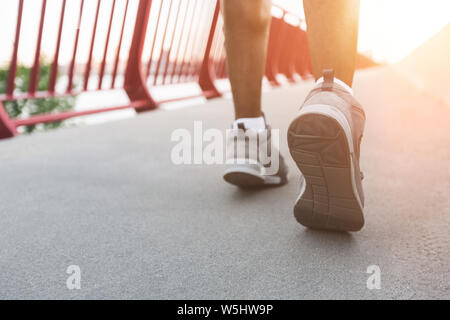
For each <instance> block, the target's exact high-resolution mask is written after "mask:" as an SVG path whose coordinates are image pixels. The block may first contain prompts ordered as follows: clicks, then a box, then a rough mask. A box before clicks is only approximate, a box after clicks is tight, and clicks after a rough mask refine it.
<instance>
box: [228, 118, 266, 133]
mask: <svg viewBox="0 0 450 320" xmlns="http://www.w3.org/2000/svg"><path fill="white" fill-rule="evenodd" d="M239 123H242V124H243V125H244V127H245V128H246V129H254V130H257V131H263V130H266V123H265V122H264V117H258V118H240V119H237V120H235V121H234V122H233V129H238V124H239Z"/></svg>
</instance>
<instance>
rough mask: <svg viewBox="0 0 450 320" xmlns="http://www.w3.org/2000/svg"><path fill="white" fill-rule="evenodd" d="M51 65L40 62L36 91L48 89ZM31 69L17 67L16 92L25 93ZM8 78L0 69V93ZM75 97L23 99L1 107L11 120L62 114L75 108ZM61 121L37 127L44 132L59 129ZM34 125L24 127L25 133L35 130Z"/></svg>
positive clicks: (5, 70)
mask: <svg viewBox="0 0 450 320" xmlns="http://www.w3.org/2000/svg"><path fill="white" fill-rule="evenodd" d="M50 70H51V64H50V63H47V62H42V63H41V65H40V69H39V80H38V84H37V90H38V91H46V90H47V89H48V81H49V78H50ZM30 71H31V68H29V67H26V66H23V65H18V66H17V74H16V79H15V84H16V90H17V91H18V92H27V90H28V85H29V83H30ZM7 78H8V69H2V68H0V93H5V91H6V82H7ZM75 100H76V97H74V96H67V97H56V98H45V99H23V100H14V101H5V102H3V106H4V107H5V110H6V112H7V113H8V115H9V116H10V117H11V118H18V117H21V116H34V115H39V114H47V113H52V112H62V111H68V110H72V109H73V108H74V106H75ZM62 125H63V121H57V122H52V123H44V124H42V125H39V127H41V128H43V129H44V130H48V129H54V128H58V127H61V126H62ZM36 128H37V127H36V125H31V126H27V127H25V132H26V133H31V132H33V131H34V130H36Z"/></svg>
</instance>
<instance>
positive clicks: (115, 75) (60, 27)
mask: <svg viewBox="0 0 450 320" xmlns="http://www.w3.org/2000/svg"><path fill="white" fill-rule="evenodd" d="M16 1H17V19H16V25H15V28H14V30H11V32H15V34H14V45H13V47H12V50H11V59H10V62H9V68H8V77H7V83H6V89H5V93H4V94H0V138H7V137H12V136H14V135H16V134H17V133H18V131H17V128H18V127H20V126H26V125H34V124H38V123H49V122H55V121H61V120H65V119H69V118H72V117H76V116H83V115H88V114H94V113H100V112H107V111H114V110H120V109H125V108H134V109H135V110H136V111H137V112H141V111H148V110H152V109H155V108H157V107H158V105H159V104H160V103H162V102H168V101H173V100H178V99H186V98H191V97H196V96H204V97H206V98H214V97H218V96H220V95H221V94H222V92H220V90H219V89H218V88H217V87H216V80H217V79H223V78H226V77H227V73H226V62H225V49H224V36H223V33H222V26H223V21H222V17H221V16H220V10H219V1H217V0H164V1H163V0H153V1H152V0H124V1H116V0H94V1H86V0H62V2H61V7H60V10H59V16H56V17H55V15H51V16H50V15H49V14H48V12H49V7H48V6H49V5H50V4H49V1H47V0H41V1H42V2H41V6H40V8H39V13H38V15H39V19H38V29H37V32H38V33H37V37H36V39H35V51H34V55H33V57H34V58H33V63H32V67H31V69H30V75H29V79H30V81H29V86H28V90H27V92H18V90H17V88H16V72H17V67H18V61H19V56H20V53H21V48H20V46H19V43H20V40H21V39H22V28H23V13H24V10H25V8H24V0H16ZM132 9H133V10H132ZM278 11H279V12H280V14H279V16H277V17H275V16H274V17H273V21H272V25H271V30H270V39H269V48H268V55H267V65H266V78H267V79H268V80H269V82H270V83H271V84H273V85H279V83H280V82H279V80H278V78H279V75H280V74H283V75H284V76H285V77H286V78H287V79H288V80H289V81H297V79H299V78H300V77H302V78H305V77H309V76H310V75H311V66H310V60H309V53H308V46H307V41H306V35H305V32H304V30H302V29H301V27H300V25H301V19H300V18H297V17H294V18H293V19H292V17H293V16H292V14H290V13H288V12H286V11H284V10H282V9H279V10H278ZM92 14H93V15H92ZM287 15H291V19H289V20H295V21H296V22H295V23H292V22H288V21H287V19H286V16H287ZM74 17H75V18H74ZM69 18H72V19H75V20H74V21H76V28H72V29H71V28H70V26H68V24H67V22H66V21H67V20H68V19H69ZM51 19H57V27H56V29H55V30H57V31H56V39H54V40H52V39H48V38H43V37H44V31H45V30H44V29H45V25H46V23H47V22H48V20H51ZM55 21H56V20H55ZM113 30H116V32H113ZM70 37H71V41H69V42H70V43H71V45H72V47H71V48H70V50H71V52H70V57H71V59H70V62H69V63H68V64H66V65H63V64H62V63H61V61H60V57H61V51H62V50H66V51H67V50H69V49H67V48H66V46H64V47H62V43H63V41H64V40H65V43H68V40H67V39H69V38H70ZM82 37H85V38H87V39H88V40H90V41H89V45H88V46H87V47H86V48H87V57H85V58H84V59H83V57H82V54H81V51H82V49H83V48H82V46H80V41H81V39H82ZM284 39H289V41H284ZM26 40H28V39H26ZM51 41H55V46H54V51H53V54H52V61H51V69H50V77H49V83H48V86H47V89H46V90H43V91H42V90H41V91H39V90H38V86H37V84H38V82H39V79H40V78H39V77H40V75H39V70H40V61H41V49H42V46H43V45H45V44H46V43H48V42H51ZM83 44H84V43H83ZM69 47H70V46H69ZM97 51H98V52H100V54H99V55H98V56H99V57H100V58H99V59H97V58H96V56H95V52H97ZM66 53H67V52H66ZM80 56H81V57H80ZM123 56H125V57H126V58H123ZM62 78H63V79H64V81H60V80H58V79H62ZM119 80H120V81H119ZM76 82H79V83H78V85H75V83H76ZM186 82H196V83H198V85H199V87H200V88H201V92H202V93H201V94H200V95H195V96H184V97H181V98H173V99H166V100H159V101H156V100H155V99H154V98H153V97H152V95H151V94H150V91H151V89H152V88H154V87H158V86H167V85H173V84H180V83H186ZM111 89H123V90H125V92H126V93H127V95H128V97H129V99H130V103H129V104H127V105H124V106H114V107H105V108H101V109H92V110H87V111H68V112H61V113H50V114H44V115H36V116H30V117H28V118H25V119H21V118H20V119H11V118H10V117H9V116H8V114H7V112H6V111H5V109H4V107H3V105H2V102H4V101H12V100H20V99H38V98H51V97H61V96H68V95H76V94H79V93H82V92H86V91H102V90H111Z"/></svg>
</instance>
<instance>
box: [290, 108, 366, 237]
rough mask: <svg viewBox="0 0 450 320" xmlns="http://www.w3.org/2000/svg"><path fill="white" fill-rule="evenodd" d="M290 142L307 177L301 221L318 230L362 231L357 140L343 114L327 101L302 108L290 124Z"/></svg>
mask: <svg viewBox="0 0 450 320" xmlns="http://www.w3.org/2000/svg"><path fill="white" fill-rule="evenodd" d="M288 145H289V150H290V153H291V156H292V158H293V159H294V161H295V163H296V164H297V166H298V168H299V169H300V171H301V172H302V174H303V176H304V178H305V181H304V182H305V183H304V184H303V185H302V190H301V192H300V195H299V198H298V199H297V202H296V204H295V207H294V215H295V218H296V219H297V221H298V222H299V223H300V224H302V225H304V226H306V227H309V228H314V229H325V230H335V231H352V232H354V231H359V230H361V228H362V227H363V226H364V213H363V208H362V205H361V200H360V198H359V193H358V191H357V188H356V180H355V179H356V178H355V173H354V163H353V157H354V150H353V149H354V147H353V139H352V134H351V129H350V126H349V124H348V122H347V119H346V118H345V116H344V115H343V114H342V112H340V111H339V110H338V109H337V108H335V107H332V106H328V105H311V106H307V107H304V108H302V109H301V110H300V112H299V114H298V115H297V117H296V118H295V119H294V121H293V122H292V123H291V125H290V126H289V129H288Z"/></svg>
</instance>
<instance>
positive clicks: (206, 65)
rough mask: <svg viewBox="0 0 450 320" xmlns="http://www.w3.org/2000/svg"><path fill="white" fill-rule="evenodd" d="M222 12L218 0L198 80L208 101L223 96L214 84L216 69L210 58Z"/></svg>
mask: <svg viewBox="0 0 450 320" xmlns="http://www.w3.org/2000/svg"><path fill="white" fill-rule="evenodd" d="M219 12H220V1H219V0H217V3H216V9H215V10H214V16H213V19H212V22H211V29H210V30H209V36H208V42H207V44H206V49H205V55H204V56H203V62H202V67H201V69H200V75H199V78H198V84H199V86H200V88H201V89H202V91H203V94H204V95H205V97H206V98H207V99H211V98H216V97H220V96H221V95H222V94H221V93H220V92H219V90H218V89H217V87H216V85H215V84H214V80H215V79H216V74H215V72H214V68H212V61H211V58H210V54H211V47H212V43H213V40H214V33H215V31H216V26H217V20H218V18H219Z"/></svg>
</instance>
